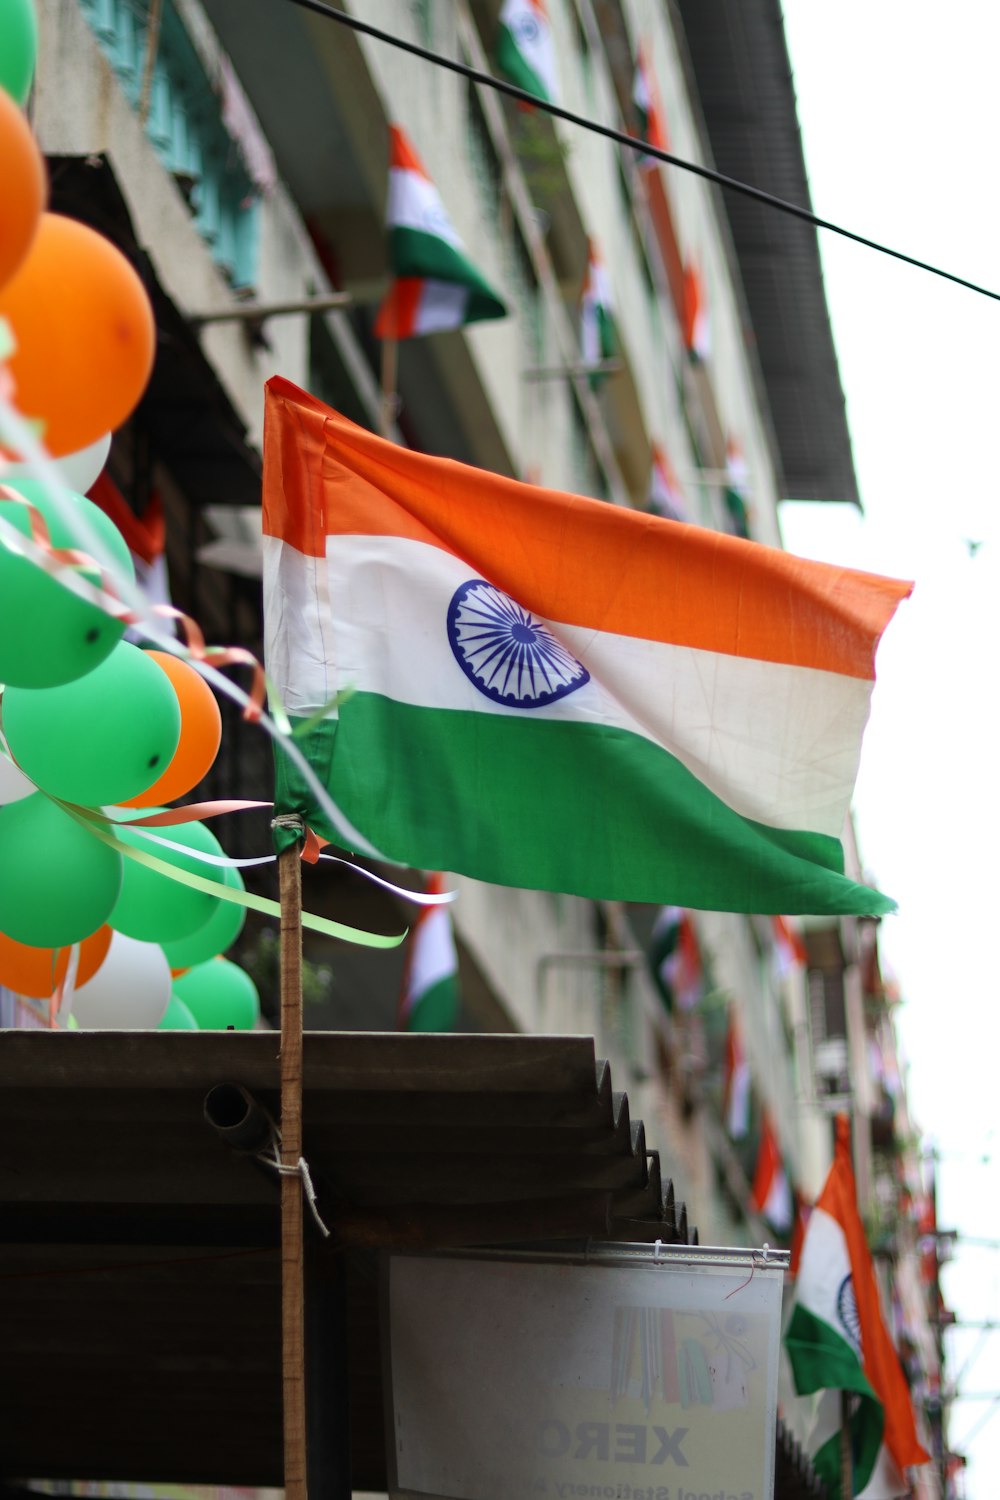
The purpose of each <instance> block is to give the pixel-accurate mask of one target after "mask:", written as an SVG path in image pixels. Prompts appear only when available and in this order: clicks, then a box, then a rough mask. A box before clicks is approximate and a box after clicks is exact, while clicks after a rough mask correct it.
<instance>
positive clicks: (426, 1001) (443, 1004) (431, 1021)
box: [399, 872, 458, 1031]
mask: <svg viewBox="0 0 1000 1500" xmlns="http://www.w3.org/2000/svg"><path fill="white" fill-rule="evenodd" d="M444 889H445V883H444V880H443V878H442V876H441V875H439V874H438V873H437V872H435V873H434V874H433V875H431V877H430V879H429V880H428V881H427V891H428V892H429V893H431V894H433V895H440V894H441V892H442V891H443V890H444ZM457 1015H458V954H457V952H456V950H455V935H454V933H453V932H452V926H451V913H450V911H449V910H448V908H447V906H423V907H421V908H420V910H419V911H418V913H417V916H416V919H415V921H414V923H413V925H412V927H411V928H410V935H409V937H408V939H407V954H406V966H405V969H404V971H403V983H402V987H401V990H400V996H399V1030H400V1031H451V1030H452V1029H453V1028H454V1025H455V1019H456V1017H457Z"/></svg>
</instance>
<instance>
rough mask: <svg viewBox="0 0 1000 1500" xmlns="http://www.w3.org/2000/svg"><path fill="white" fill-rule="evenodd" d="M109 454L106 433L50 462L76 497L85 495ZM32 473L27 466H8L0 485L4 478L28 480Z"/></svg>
mask: <svg viewBox="0 0 1000 1500" xmlns="http://www.w3.org/2000/svg"><path fill="white" fill-rule="evenodd" d="M110 452H111V434H110V432H106V433H105V434H104V436H103V437H99V438H97V439H96V441H95V442H93V443H90V444H88V446H87V447H86V448H78V449H77V450H76V452H75V453H66V454H64V455H63V457H62V458H53V459H51V460H50V462H51V463H52V464H54V465H55V467H56V468H57V469H58V470H59V473H60V474H61V475H62V480H63V483H64V484H65V485H66V487H67V489H71V490H75V491H76V493H77V494H78V495H85V494H86V493H87V491H88V490H89V489H90V486H91V485H92V484H93V482H94V480H95V479H96V478H97V476H98V474H100V472H101V470H102V469H103V468H104V465H105V464H106V463H107V461H108V454H109V453H110ZM32 473H33V470H32V469H31V467H30V465H28V464H10V465H9V467H8V468H6V469H4V471H3V474H2V475H0V483H2V482H3V479H4V478H7V479H17V478H21V479H25V478H30V477H31V475H32Z"/></svg>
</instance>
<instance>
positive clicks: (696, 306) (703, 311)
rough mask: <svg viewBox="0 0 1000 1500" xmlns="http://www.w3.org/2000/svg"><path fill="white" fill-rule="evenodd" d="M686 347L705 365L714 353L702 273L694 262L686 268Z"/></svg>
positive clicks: (690, 353) (692, 355)
mask: <svg viewBox="0 0 1000 1500" xmlns="http://www.w3.org/2000/svg"><path fill="white" fill-rule="evenodd" d="M684 347H685V348H686V349H687V352H688V354H689V355H690V356H691V358H692V359H694V360H697V361H698V362H699V363H702V364H703V363H704V361H705V360H706V359H708V356H709V354H711V352H712V329H711V324H710V322H709V317H708V301H707V298H706V296H705V283H704V281H703V279H702V275H701V271H700V270H699V269H698V267H697V266H696V265H695V264H694V262H693V261H690V262H688V264H687V265H686V266H685V267H684Z"/></svg>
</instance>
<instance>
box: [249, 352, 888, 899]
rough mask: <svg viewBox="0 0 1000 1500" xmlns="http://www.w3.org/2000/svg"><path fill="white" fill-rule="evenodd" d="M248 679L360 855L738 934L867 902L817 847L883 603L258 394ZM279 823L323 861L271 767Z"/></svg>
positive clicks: (862, 699)
mask: <svg viewBox="0 0 1000 1500" xmlns="http://www.w3.org/2000/svg"><path fill="white" fill-rule="evenodd" d="M265 428H266V430H265V441H264V452H265V459H264V518H263V520H264V533H265V535H264V549H265V573H264V613H265V632H266V652H267V666H268V671H269V673H270V675H271V678H272V681H273V682H274V683H275V685H276V688H277V691H278V693H279V694H280V697H281V700H282V702H283V703H284V705H285V707H286V708H287V710H288V712H289V714H290V715H291V716H292V718H293V720H295V721H297V722H302V721H303V720H304V719H306V718H312V717H313V716H314V715H316V713H317V711H321V710H323V709H324V708H325V707H327V706H328V705H329V704H330V702H331V700H332V699H333V698H334V696H335V695H337V694H344V695H346V696H345V697H344V699H343V701H342V702H341V703H340V706H339V708H336V709H329V710H328V712H327V714H326V716H325V717H323V718H321V719H320V721H319V722H318V723H316V724H314V725H313V726H311V727H310V729H309V730H308V732H307V733H304V734H303V735H302V736H301V737H300V738H299V740H298V744H299V745H300V746H301V747H302V749H303V750H304V751H305V753H306V755H307V756H308V758H309V760H310V762H311V763H312V765H313V766H314V767H315V769H316V771H317V774H318V775H319V776H320V777H321V778H322V779H323V781H324V783H325V785H326V786H327V787H328V788H329V789H330V792H331V795H332V796H333V797H334V799H335V800H336V801H337V803H338V804H339V807H340V810H341V812H342V813H343V815H344V816H345V817H346V818H347V819H349V820H350V822H351V823H352V824H353V826H354V828H355V829H356V830H358V831H359V833H360V834H361V835H362V836H363V837H364V838H365V839H367V840H368V841H370V843H372V844H373V845H375V846H376V847H377V848H378V849H379V851H380V853H381V854H383V855H384V856H385V857H387V858H389V859H392V860H395V861H398V862H400V863H403V864H409V865H413V866H416V867H418V868H421V869H444V870H455V871H457V872H459V873H462V874H468V875H472V876H475V877H476V878H478V879H480V880H486V881H490V882H493V883H495V884H500V885H513V886H524V887H528V888H530V889H534V890H539V889H543V890H554V891H564V892H567V893H575V894H579V895H584V896H591V897H596V898H608V899H619V900H635V901H648V902H653V903H655V904H656V905H662V904H665V903H666V902H670V903H671V904H675V905H684V906H689V907H703V908H708V909H710V910H715V911H718V910H737V911H750V912H774V911H782V912H788V911H791V912H801V911H809V912H821V913H822V912H839V911H845V912H863V913H879V912H884V911H886V910H890V909H891V907H892V903H891V902H889V901H887V900H886V898H885V897H883V896H881V895H879V894H878V893H877V892H876V891H873V890H871V889H870V888H868V887H865V886H859V885H856V884H854V883H853V882H852V881H850V880H848V879H846V878H845V876H844V874H843V868H844V866H843V850H842V848H841V845H840V841H839V834H840V832H841V829H842V827H843V823H844V817H845V814H846V811H847V807H848V805H849V802H850V797H851V791H852V789H853V785H854V777H855V774H856V769H857V761H858V755H859V750H860V740H861V733H862V730H863V727H864V724H865V721H866V719H867V715H868V704H869V698H870V695H871V690H872V685H873V678H874V656H875V648H876V645H877V642H878V640H879V638H880V636H881V634H882V631H883V630H884V629H885V627H886V625H887V624H888V622H889V620H890V619H891V617H892V615H893V613H894V611H895V609H896V606H897V604H898V602H899V600H900V599H902V598H904V597H906V595H908V594H909V592H910V586H909V585H908V584H903V583H898V582H895V581H893V580H890V579H883V578H878V577H876V576H874V575H872V574H866V573H854V572H852V571H850V570H848V569H844V568H839V567H832V566H829V565H827V564H824V563H815V562H807V561H804V560H802V559H800V558H795V557H790V556H789V555H788V554H787V553H784V552H781V551H780V550H778V549H776V548H770V547H763V546H758V545H756V544H751V543H747V542H740V541H737V540H736V539H735V538H733V537H729V536H725V535H722V534H721V533H719V532H714V531H709V530H707V529H703V528H701V527H696V526H676V525H673V524H671V523H669V522H666V521H661V520H659V519H657V518H656V517H654V516H649V515H646V514H644V513H642V512H639V511H633V510H630V509H627V508H625V507H619V506H614V505H608V504H605V503H602V502H601V501H598V500H587V499H584V498H582V497H580V496H576V495H568V494H560V493H557V492H555V491H552V490H545V489H540V488H538V487H537V486H534V485H526V484H521V483H519V482H518V481H517V480H513V479H507V478H505V477H503V476H501V475H497V474H490V473H486V472H484V471H482V470H478V469H473V468H471V467H469V466H468V465H464V464H458V463H455V462H453V461H451V460H448V459H439V458H432V457H429V456H428V455H426V454H421V453H415V452H412V451H411V450H409V449H404V448H398V447H396V446H395V445H393V444H391V443H388V442H386V441H385V440H384V439H381V438H378V437H376V436H375V435H374V434H372V433H370V432H368V431H366V430H365V429H363V428H361V427H357V426H355V424H354V423H352V422H349V421H348V420H347V419H346V418H344V417H342V416H340V415H339V414H337V413H336V412H333V411H331V410H330V408H329V407H326V406H324V405H323V404H322V403H321V402H319V401H317V400H316V399H315V398H314V397H311V396H309V395H307V394H306V393H305V392H304V391H301V390H299V389H297V388H296V387H295V386H293V385H292V384H290V382H288V381H286V380H284V379H281V378H280V377H275V378H274V379H272V380H270V381H269V382H268V385H267V398H266V416H265ZM276 795H277V803H278V811H279V812H287V811H291V810H293V809H298V810H300V811H302V812H303V813H304V814H305V816H306V818H307V820H308V821H309V822H310V823H311V824H312V825H313V826H314V827H315V828H316V831H317V832H318V833H320V834H322V835H323V836H324V837H326V838H336V837H337V832H336V830H335V829H334V828H333V826H332V825H331V820H330V818H329V817H328V816H327V814H326V813H324V812H323V811H322V809H321V808H320V806H319V805H318V804H317V799H316V798H315V797H314V795H313V794H312V793H311V792H310V790H309V789H308V787H307V786H306V784H305V782H304V779H303V778H302V777H301V775H300V773H299V772H297V771H296V770H295V768H294V766H293V765H292V763H291V762H290V760H289V758H288V757H287V756H279V758H278V767H277V789H276Z"/></svg>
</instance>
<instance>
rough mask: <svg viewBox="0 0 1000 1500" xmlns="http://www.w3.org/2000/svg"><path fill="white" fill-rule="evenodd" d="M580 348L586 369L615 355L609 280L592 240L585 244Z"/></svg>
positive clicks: (616, 350) (612, 309) (615, 341)
mask: <svg viewBox="0 0 1000 1500" xmlns="http://www.w3.org/2000/svg"><path fill="white" fill-rule="evenodd" d="M580 347H581V350H582V353H583V362H584V364H586V365H599V364H600V363H601V361H602V360H605V359H612V358H613V357H614V356H615V355H616V354H617V352H618V336H617V334H616V333H615V316H614V297H613V294H612V291H611V278H610V277H609V275H608V271H607V267H606V266H605V264H604V262H603V260H602V259H601V257H600V254H599V252H598V249H597V246H596V245H595V244H594V241H593V240H589V241H588V244H587V277H586V280H585V281H584V283H583V297H582V299H581V302H580Z"/></svg>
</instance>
